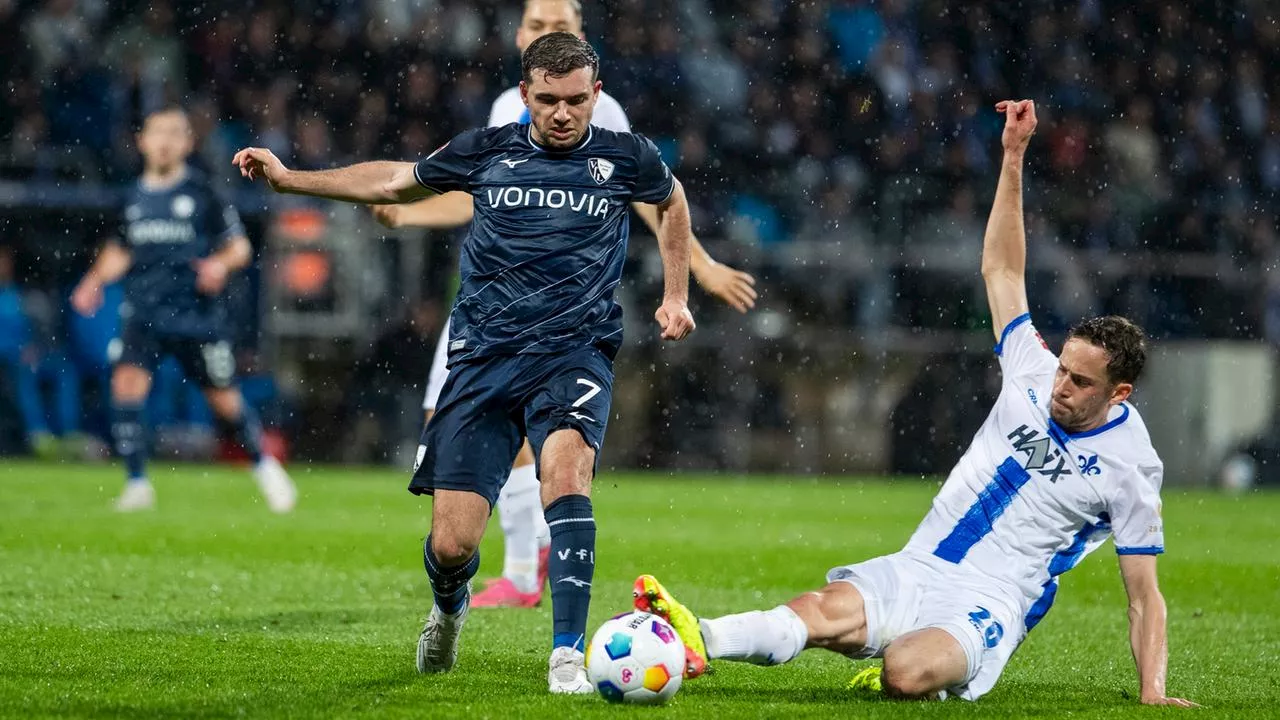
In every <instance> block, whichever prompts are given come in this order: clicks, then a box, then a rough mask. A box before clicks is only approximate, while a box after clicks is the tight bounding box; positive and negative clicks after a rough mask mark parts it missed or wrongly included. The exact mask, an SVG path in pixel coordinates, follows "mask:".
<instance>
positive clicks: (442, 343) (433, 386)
mask: <svg viewBox="0 0 1280 720" xmlns="http://www.w3.org/2000/svg"><path fill="white" fill-rule="evenodd" d="M448 365H449V322H448V321H447V320H446V321H445V323H444V330H441V331H440V340H439V342H437V343H436V354H435V357H433V358H432V359H431V374H430V375H428V376H427V394H426V396H425V397H423V398H422V409H423V410H431V411H432V412H434V411H435V409H436V403H437V402H439V401H440V390H442V389H443V388H444V379H445V378H447V377H449V367H448Z"/></svg>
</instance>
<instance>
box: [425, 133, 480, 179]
mask: <svg viewBox="0 0 1280 720" xmlns="http://www.w3.org/2000/svg"><path fill="white" fill-rule="evenodd" d="M484 133H485V131H483V130H468V131H467V132H464V133H462V134H460V135H457V136H455V137H454V138H453V139H452V140H450V141H449V142H447V143H445V144H444V145H441V146H440V147H439V148H437V149H436V151H435V152H433V153H431V154H430V155H428V156H426V157H425V158H423V159H421V160H419V161H418V162H417V163H416V164H415V165H414V166H413V177H414V178H415V179H416V180H417V181H418V184H419V185H421V186H422V187H424V188H426V189H428V190H430V191H431V192H434V193H441V194H443V193H447V192H450V191H453V190H467V189H468V188H470V186H471V172H472V171H473V170H474V169H475V167H476V160H477V158H479V156H480V151H481V150H482V149H483V148H482V145H483V138H484Z"/></svg>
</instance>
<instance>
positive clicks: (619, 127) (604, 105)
mask: <svg viewBox="0 0 1280 720" xmlns="http://www.w3.org/2000/svg"><path fill="white" fill-rule="evenodd" d="M513 122H518V123H528V122H529V108H527V107H525V106H524V101H523V100H521V99H520V86H518V85H517V86H516V87H513V88H509V89H508V90H507V91H506V92H504V93H502V94H501V95H499V96H498V99H497V100H494V101H493V107H492V109H490V110H489V127H497V126H499V125H507V124H509V123H513ZM591 124H592V125H595V126H596V127H598V128H604V129H605V130H612V131H614V132H621V133H629V132H631V121H630V120H628V119H627V113H626V112H625V111H624V110H623V109H622V106H621V105H619V104H618V101H617V100H614V99H613V98H611V97H609V94H608V93H606V92H605V91H603V90H601V91H600V97H599V98H597V99H596V108H595V110H594V111H593V112H592V114H591Z"/></svg>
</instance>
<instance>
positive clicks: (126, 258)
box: [71, 240, 133, 317]
mask: <svg viewBox="0 0 1280 720" xmlns="http://www.w3.org/2000/svg"><path fill="white" fill-rule="evenodd" d="M132 264H133V256H132V255H131V254H130V253H129V251H128V249H126V248H125V247H124V246H123V245H121V244H120V243H119V242H117V241H115V240H109V241H107V244H106V245H103V246H102V250H101V251H100V252H99V253H98V257H97V258H96V259H95V260H94V261H93V265H91V266H89V272H87V273H85V274H84V277H83V278H81V280H80V282H79V283H78V284H77V285H76V289H75V290H73V291H72V292H71V307H73V308H75V310H76V312H78V313H80V314H81V315H84V316H85V317H93V315H94V314H96V313H97V312H98V308H100V307H102V288H104V287H106V286H107V285H110V284H111V283H113V282H116V281H117V280H119V279H120V278H122V277H124V274H125V273H127V272H129V266H130V265H132Z"/></svg>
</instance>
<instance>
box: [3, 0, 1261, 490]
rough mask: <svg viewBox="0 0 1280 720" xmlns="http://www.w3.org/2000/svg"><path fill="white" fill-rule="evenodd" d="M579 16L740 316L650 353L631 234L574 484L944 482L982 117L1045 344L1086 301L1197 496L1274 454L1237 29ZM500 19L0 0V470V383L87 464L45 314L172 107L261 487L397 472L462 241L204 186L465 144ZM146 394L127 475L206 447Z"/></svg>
mask: <svg viewBox="0 0 1280 720" xmlns="http://www.w3.org/2000/svg"><path fill="white" fill-rule="evenodd" d="M585 4H586V5H587V7H586V32H587V35H588V39H589V40H591V41H592V43H593V44H594V45H595V46H596V47H597V48H598V49H599V50H600V52H601V55H602V58H603V61H604V67H603V71H602V79H603V80H604V83H605V88H606V90H607V91H608V92H610V93H611V94H613V95H614V96H615V97H616V98H617V99H618V100H619V101H620V102H621V103H622V105H623V107H624V108H626V110H627V111H628V114H629V115H630V118H631V121H632V124H633V126H634V128H635V129H636V130H637V131H639V132H643V133H645V134H647V135H649V136H651V137H652V138H653V139H654V140H655V141H656V142H657V143H658V144H659V146H660V148H661V149H662V150H663V152H664V154H665V156H666V158H667V159H668V161H669V162H670V163H671V165H672V167H673V169H674V171H675V172H676V174H677V175H678V176H679V177H680V178H681V179H682V180H683V181H684V183H685V184H686V188H687V190H688V192H689V197H690V199H691V203H692V205H693V216H694V223H695V230H696V231H697V233H698V235H699V237H700V238H702V239H703V241H704V243H705V244H706V245H707V246H708V248H709V249H710V251H711V252H712V254H713V255H714V256H716V257H718V258H721V259H723V260H725V261H727V262H730V263H732V264H735V265H737V266H739V267H741V268H743V269H746V270H748V271H750V272H752V273H753V274H755V275H756V277H757V278H758V279H759V281H760V289H761V292H762V299H761V302H760V304H759V306H758V308H757V309H756V310H755V311H754V312H752V313H751V314H749V315H746V316H743V317H739V316H737V315H735V314H733V313H731V312H730V311H728V310H726V309H724V308H722V307H720V306H718V305H717V304H715V303H714V302H713V301H712V300H710V299H709V298H708V297H707V296H706V295H705V294H698V292H697V291H694V300H693V302H694V310H695V314H696V316H697V317H698V319H699V322H700V329H699V331H698V333H697V334H696V335H695V336H694V337H693V339H692V340H691V341H690V342H688V343H686V344H684V345H680V346H676V347H669V348H663V347H660V345H659V344H658V343H657V342H656V333H655V332H654V331H653V329H652V328H651V327H650V325H651V323H650V322H649V321H648V318H649V317H650V314H651V309H652V307H653V306H654V305H655V299H656V297H657V295H658V292H659V270H660V266H659V265H658V263H657V257H656V250H655V246H654V243H653V242H652V241H651V240H650V239H648V238H646V237H645V236H644V235H643V234H642V233H637V234H636V236H635V237H634V238H633V241H632V246H631V267H630V269H629V273H628V277H629V278H630V281H629V282H628V284H627V285H626V287H625V289H624V291H623V292H621V299H622V301H623V302H624V304H625V305H626V306H627V309H628V313H629V325H628V342H627V346H626V348H625V349H624V351H623V354H622V356H621V357H620V358H619V364H618V371H619V379H618V382H617V397H616V400H615V416H616V417H615V419H614V420H613V422H612V428H611V433H610V437H611V442H610V444H609V447H608V448H607V457H606V458H605V461H606V463H607V464H608V465H610V466H616V467H635V468H643V467H662V468H680V467H701V468H718V469H730V470H776V471H786V472H796V473H812V472H823V471H826V472H846V471H851V470H874V471H883V472H897V473H936V472H944V471H945V470H946V469H947V467H948V466H949V464H950V463H951V462H952V461H953V460H954V459H955V457H957V455H958V454H959V452H960V451H961V450H962V449H963V447H964V445H965V444H967V442H968V440H969V438H970V437H971V435H972V433H973V431H974V429H975V428H976V426H977V424H978V423H979V422H980V421H981V418H982V416H983V415H984V414H985V407H986V405H987V403H988V401H989V400H990V399H991V398H992V397H993V393H994V392H995V390H996V389H997V388H998V380H997V376H996V375H995V372H996V369H995V364H994V363H993V362H991V360H990V345H991V338H990V331H989V319H988V317H987V313H986V310H985V299H984V297H983V296H982V291H981V284H980V283H979V282H978V275H977V264H978V255H979V249H980V246H981V238H982V229H983V223H984V221H985V210H986V207H987V204H988V202H989V198H990V197H991V194H992V190H993V186H994V180H995V172H994V170H995V163H996V162H997V161H998V155H997V153H998V152H999V132H1000V119H999V117H998V116H997V115H996V114H995V113H994V112H992V111H991V105H992V104H993V102H994V101H995V100H997V99H1000V98H1004V97H1009V96H1018V97H1021V96H1026V97H1031V98H1034V99H1036V101H1037V103H1038V104H1039V108H1040V115H1041V118H1042V120H1041V131H1040V132H1039V134H1038V136H1037V138H1036V140H1035V141H1034V143H1033V148H1032V152H1031V153H1030V157H1029V161H1030V175H1029V178H1030V179H1029V181H1028V183H1027V185H1028V188H1027V215H1028V217H1027V226H1028V231H1029V234H1030V245H1031V253H1030V255H1031V257H1030V262H1031V269H1030V277H1029V285H1030V294H1031V301H1032V306H1033V313H1034V314H1035V316H1036V317H1037V322H1038V325H1039V326H1040V327H1041V328H1042V329H1043V330H1044V331H1045V334H1046V336H1047V337H1048V339H1049V341H1050V343H1051V344H1054V343H1056V342H1058V341H1060V339H1061V336H1062V333H1063V332H1064V331H1065V329H1066V328H1067V327H1068V325H1069V323H1070V322H1072V321H1073V320H1074V319H1076V318H1079V317H1082V316H1085V315H1089V314H1094V313H1102V312H1117V313H1123V314H1126V315H1129V316H1130V317H1132V318H1134V319H1135V320H1137V321H1139V322H1140V323H1142V324H1143V325H1144V326H1145V327H1146V328H1147V329H1148V331H1149V332H1150V333H1151V335H1152V337H1153V339H1154V340H1155V341H1156V355H1155V358H1154V359H1153V364H1152V374H1153V377H1152V378H1150V379H1149V382H1148V384H1147V386H1146V387H1145V388H1144V389H1142V390H1141V392H1140V394H1139V395H1138V404H1139V406H1140V407H1143V408H1144V409H1147V408H1150V410H1148V412H1147V416H1148V419H1149V424H1151V425H1152V431H1153V435H1156V436H1157V437H1156V444H1157V447H1158V448H1160V449H1161V451H1162V453H1165V456H1166V460H1169V459H1173V460H1175V461H1177V460H1181V459H1182V458H1185V459H1186V462H1174V463H1171V466H1172V472H1171V477H1173V478H1174V479H1175V480H1177V481H1185V482H1210V481H1211V477H1212V475H1213V473H1216V470H1217V467H1218V465H1219V464H1220V463H1221V462H1222V461H1223V459H1224V458H1226V457H1228V456H1229V455H1230V454H1232V453H1233V452H1234V451H1235V450H1236V449H1237V448H1240V447H1246V448H1248V449H1249V450H1250V451H1251V452H1252V454H1253V455H1254V456H1255V457H1256V458H1258V459H1262V460H1265V459H1266V458H1268V457H1271V458H1274V457H1275V450H1274V449H1273V448H1271V447H1270V446H1271V442H1270V440H1269V439H1268V438H1269V437H1270V436H1271V435H1272V434H1274V433H1271V432H1269V430H1270V427H1271V422H1272V416H1273V414H1274V413H1273V412H1272V409H1273V405H1274V401H1273V397H1274V389H1273V385H1274V383H1273V375H1274V361H1273V355H1272V348H1273V347H1274V345H1275V344H1276V343H1277V342H1278V341H1280V269H1277V260H1278V258H1277V255H1278V254H1280V243H1278V242H1277V228H1276V209H1277V205H1276V199H1277V197H1276V193H1277V190H1280V132H1278V131H1280V99H1277V98H1280V92H1277V90H1280V88H1278V87H1277V83H1280V80H1277V76H1276V75H1275V74H1274V73H1271V72H1268V70H1267V69H1268V68H1274V67H1277V66H1278V65H1277V64H1278V63H1280V57H1277V55H1278V54H1280V25H1277V24H1276V23H1275V22H1274V18H1273V17H1272V16H1271V13H1272V12H1273V10H1271V9H1270V8H1269V6H1268V4H1267V3H1263V2H1236V3H1217V4H1213V5H1204V6H1202V7H1196V8H1195V9H1191V8H1186V7H1181V6H1178V5H1176V4H1171V3H1161V2H1110V1H1104V0H1092V1H1091V0H1085V1H1082V2H1073V3H1059V4H1056V5H1055V6H1054V7H1052V8H1049V7H1045V8H1043V9H1042V10H1040V11H1037V12H1036V13H1035V15H1034V17H1033V18H1032V19H1031V20H1029V21H1028V20H1027V19H1026V12H1025V8H1021V6H1017V7H1015V6H1013V5H1008V6H1006V5H1004V4H992V5H990V6H985V5H984V6H977V5H974V6H971V7H970V6H966V7H961V6H957V5H955V4H954V3H943V2H930V1H920V2H910V1H908V0H890V1H888V2H876V3H871V2H774V1H770V0H758V1H754V2H726V1H724V0H684V1H681V2H640V1H638V0H620V1H617V2H609V3H585ZM519 11H520V3H519V2H510V1H508V2H496V1H492V2H483V1H481V2H475V1H472V2H455V1H452V0H413V1H392V0H382V1H379V0H370V1H369V2H337V1H330V2H319V1H316V2H307V1H305V0H304V1H302V2H290V3H284V2H259V3H254V4H251V5H250V6H249V7H248V8H247V9H246V6H245V4H244V3H229V2H218V1H216V0H213V1H210V2H204V3H201V4H198V5H197V4H188V3H176V2H175V3H171V4H166V3H165V2H164V1H163V0H155V1H152V2H136V3H135V2H107V1H105V0H82V1H77V0H45V1H43V2H16V1H14V0H0V33H2V34H0V36H2V37H6V38H22V39H23V42H16V43H5V44H4V47H3V48H0V76H2V79H3V82H4V87H5V92H4V94H3V97H0V103H2V104H3V108H2V109H0V246H3V247H4V248H7V251H0V255H5V254H11V255H12V258H13V261H14V262H13V265H14V269H13V271H12V273H5V271H4V266H5V265H6V263H5V262H4V261H3V260H0V297H3V298H4V299H5V302H4V303H0V312H3V313H4V315H3V317H0V322H3V323H5V325H4V328H5V332H4V333H2V334H0V345H3V348H0V350H2V352H0V354H3V356H4V362H3V363H0V374H2V378H0V379H2V380H3V382H2V383H0V387H2V388H3V391H0V406H2V409H0V425H3V428H0V447H2V448H4V449H5V450H7V451H9V452H22V451H25V450H27V449H28V448H26V447H24V446H25V445H26V444H27V443H26V442H24V440H25V438H24V432H23V427H22V426H21V425H20V418H21V415H20V413H18V412H17V411H16V404H17V398H18V392H17V389H16V388H17V387H18V386H19V384H20V383H22V382H28V383H30V382H33V381H34V382H36V383H37V384H38V385H39V387H40V389H41V391H42V396H43V398H44V407H43V408H42V412H43V414H45V415H46V416H47V419H48V421H49V426H50V430H52V431H53V432H55V433H68V434H69V433H71V432H72V431H81V433H82V435H80V436H76V437H77V439H76V440H74V441H73V442H70V443H68V445H69V446H75V447H76V452H90V453H92V452H94V448H95V447H96V451H97V452H101V446H100V445H98V444H95V443H94V442H93V441H92V440H91V439H89V438H92V436H94V435H95V434H102V432H103V430H104V422H103V417H104V413H105V408H104V403H103V402H102V399H103V392H102V388H103V385H102V377H103V375H104V371H105V344H106V341H107V340H108V339H109V338H110V336H111V334H112V328H111V327H110V324H109V322H85V321H82V320H80V319H77V318H75V317H73V316H72V313H71V312H70V310H69V308H68V307H67V303H66V297H67V293H68V292H69V290H70V287H71V285H72V283H73V282H74V281H75V280H76V279H77V278H78V277H79V276H80V274H81V273H82V272H83V270H84V269H85V267H86V266H87V264H88V262H89V260H90V259H91V257H92V253H93V249H94V248H95V246H96V245H97V244H98V243H99V242H100V240H101V239H102V238H103V237H104V236H105V235H107V234H108V233H109V232H110V229H111V227H112V224H113V219H112V218H113V209H114V203H115V199H116V197H117V194H118V192H119V189H120V188H121V187H122V186H123V185H124V184H126V183H128V182H131V178H132V176H133V174H134V173H136V171H137V169H138V160H137V157H136V155H135V154H134V153H133V151H132V150H131V145H132V138H131V129H132V128H133V127H134V126H135V125H136V123H137V121H138V119H139V117H140V115H141V114H142V113H143V112H145V111H146V110H147V109H149V108H153V107H156V106H158V105H159V104H161V103H164V102H168V101H178V102H181V103H183V104H184V105H185V106H186V107H187V108H188V109H189V111H190V113H191V116H192V119H193V122H194V125H195V128H196V131H197V133H198V135H199V149H198V152H197V155H196V156H195V158H194V162H195V164H196V165H198V166H200V167H201V168H203V169H204V170H205V171H206V172H208V173H210V174H212V175H213V176H214V177H215V178H218V179H219V180H220V181H224V182H225V183H226V186H227V188H228V190H229V191H230V192H231V194H232V195H233V197H234V199H235V202H236V204H237V206H238V207H239V209H240V210H241V213H242V214H243V215H244V217H245V218H246V220H247V222H248V225H249V228H250V235H251V239H252V240H253V242H254V244H255V246H256V248H257V251H258V259H257V261H256V262H255V264H254V266H253V267H252V268H251V269H250V270H249V271H248V272H246V273H244V275H243V276H242V277H241V278H238V279H237V280H236V281H235V284H234V286H233V296H234V302H235V305H236V317H237V327H238V328H239V330H240V337H239V346H240V350H239V353H238V356H239V360H240V367H241V370H242V371H243V372H244V373H245V374H246V378H247V380H246V392H247V394H248V395H249V396H250V397H251V399H252V400H253V401H254V402H255V403H257V404H258V405H260V406H261V407H262V408H263V411H264V416H265V417H266V419H267V420H268V422H269V424H271V425H272V426H273V427H275V428H276V429H277V430H278V432H279V435H280V437H281V438H283V441H284V443H285V444H286V445H287V447H288V451H289V453H290V455H291V457H292V458H293V459H294V460H295V461H302V460H306V461H311V460H315V461H345V462H389V463H396V464H401V465H407V464H408V462H409V460H410V459H411V456H412V449H413V447H414V445H416V439H417V428H418V425H419V423H420V417H421V416H420V412H419V411H418V408H417V405H418V403H419V402H420V397H421V391H422V386H423V383H424V382H425V377H426V371H427V368H428V364H429V359H430V352H431V349H432V347H433V344H434V341H435V336H436V333H437V331H438V328H439V325H440V323H441V322H442V320H443V318H444V316H445V313H446V312H447V302H448V299H449V294H450V291H451V288H452V284H453V282H452V275H453V272H454V269H455V267H456V252H455V250H456V245H457V243H458V242H459V241H460V239H461V234H460V233H424V232H420V231H408V230H402V231H386V230H385V229H383V228H380V227H379V226H377V225H376V224H374V223H373V222H372V220H371V219H370V217H369V215H368V213H367V212H366V211H365V210H364V209H361V208H350V207H343V206H337V205H330V204H317V203H313V202H310V201H307V200H299V199H296V198H280V197H269V196H268V195H266V194H264V193H263V191H262V189H261V188H260V187H253V186H251V185H249V184H248V183H247V182H243V181H241V180H240V179H238V178H235V177H233V176H232V173H231V166H230V162H229V161H230V157H231V154H232V152H233V151H234V149H235V148H237V147H239V146H242V145H245V144H249V143H253V144H258V145H265V146H267V147H270V148H271V149H273V150H274V151H275V152H276V153H277V154H279V155H280V156H281V157H282V158H284V159H285V161H286V162H287V163H289V164H291V165H293V166H297V167H301V168H320V167H327V166H330V165H333V164H341V163H347V162H351V161H355V160H361V159H373V158H414V157H418V156H420V155H423V154H425V153H426V152H429V151H430V150H431V149H432V148H434V147H435V146H436V145H438V144H439V143H441V142H443V141H444V140H445V139H447V138H448V137H450V136H451V135H452V134H453V133H455V132H457V131H460V130H463V129H466V128H469V127H474V126H477V125H482V124H483V123H484V122H485V119H486V117H487V113H488V108H489V103H490V102H491V101H492V99H493V98H494V97H496V95H497V94H498V93H499V92H500V91H501V90H502V89H505V88H506V87H509V86H510V85H511V84H513V83H514V82H515V80H516V79H517V75H518V72H517V57H516V52H515V49H514V46H513V42H512V36H513V33H514V27H515V24H516V22H517V21H518V17H519ZM636 225H638V224H636ZM424 239H425V242H424ZM6 274H10V275H12V279H11V280H10V279H8V278H6V277H5V275H6ZM24 326H25V327H26V329H25V330H24V329H23V328H24ZM28 338H29V342H28V341H27V339H28ZM159 386H160V387H159V388H158V389H157V392H156V397H155V398H154V399H153V401H152V407H151V415H152V418H153V419H154V420H155V421H156V423H157V425H158V426H159V427H158V430H157V437H156V440H157V443H158V444H159V445H160V446H161V452H162V453H172V454H176V455H178V456H183V457H191V458H198V457H201V456H203V455H207V454H210V453H214V452H217V450H216V449H215V448H213V447H212V445H211V435H210V432H211V431H210V430H209V424H208V422H207V411H205V410H204V409H203V408H202V407H201V403H200V402H199V400H198V397H195V393H189V392H187V391H186V390H185V389H184V388H183V387H182V386H181V384H180V383H179V382H178V381H177V380H176V378H174V377H171V376H170V377H164V378H162V382H160V383H159ZM1188 408H1189V409H1188ZM978 409H981V410H978ZM1275 465H1276V463H1274V462H1273V463H1271V466H1273V467H1274V466H1275ZM1188 468H1190V470H1188Z"/></svg>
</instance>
